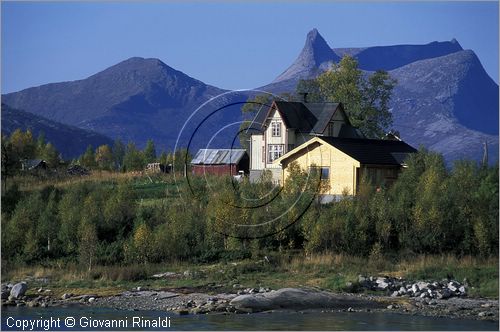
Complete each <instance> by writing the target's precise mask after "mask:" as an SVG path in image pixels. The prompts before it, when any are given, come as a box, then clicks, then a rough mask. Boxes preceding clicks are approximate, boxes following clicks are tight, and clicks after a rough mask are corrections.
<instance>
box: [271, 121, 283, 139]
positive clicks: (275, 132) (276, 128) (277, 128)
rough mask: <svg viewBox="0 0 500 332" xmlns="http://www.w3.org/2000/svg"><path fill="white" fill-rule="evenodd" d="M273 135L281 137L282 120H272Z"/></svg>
mask: <svg viewBox="0 0 500 332" xmlns="http://www.w3.org/2000/svg"><path fill="white" fill-rule="evenodd" d="M271 135H272V136H273V137H281V122H278V121H273V122H271Z"/></svg>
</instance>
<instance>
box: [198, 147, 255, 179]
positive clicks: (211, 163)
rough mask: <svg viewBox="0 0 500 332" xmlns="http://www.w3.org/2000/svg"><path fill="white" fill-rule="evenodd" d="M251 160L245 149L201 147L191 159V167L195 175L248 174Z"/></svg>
mask: <svg viewBox="0 0 500 332" xmlns="http://www.w3.org/2000/svg"><path fill="white" fill-rule="evenodd" d="M249 160H250V159H249V158H248V154H247V152H246V151H245V150H243V149H200V150H199V151H198V153H197V154H196V156H195V157H194V158H193V160H192V161H191V169H192V171H193V174H194V175H204V174H211V175H238V174H239V171H243V172H244V173H245V174H247V173H248V168H249Z"/></svg>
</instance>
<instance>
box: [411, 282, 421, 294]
mask: <svg viewBox="0 0 500 332" xmlns="http://www.w3.org/2000/svg"><path fill="white" fill-rule="evenodd" d="M411 290H412V291H413V293H416V292H418V291H419V290H420V288H419V287H418V285H417V284H413V285H412V286H411Z"/></svg>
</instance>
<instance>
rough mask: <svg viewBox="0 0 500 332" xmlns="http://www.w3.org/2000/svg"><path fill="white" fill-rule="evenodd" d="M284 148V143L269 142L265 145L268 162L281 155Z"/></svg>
mask: <svg viewBox="0 0 500 332" xmlns="http://www.w3.org/2000/svg"><path fill="white" fill-rule="evenodd" d="M284 148H285V145H284V144H269V145H268V146H267V151H268V162H269V163H272V162H273V161H274V160H276V159H278V158H279V157H281V156H282V155H283V150H284Z"/></svg>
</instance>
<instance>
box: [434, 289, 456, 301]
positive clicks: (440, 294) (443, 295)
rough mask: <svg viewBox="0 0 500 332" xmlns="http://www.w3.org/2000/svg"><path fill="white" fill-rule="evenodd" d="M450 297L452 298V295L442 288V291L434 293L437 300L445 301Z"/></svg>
mask: <svg viewBox="0 0 500 332" xmlns="http://www.w3.org/2000/svg"><path fill="white" fill-rule="evenodd" d="M451 296H452V293H451V292H450V290H449V289H447V288H444V289H442V290H440V291H437V292H436V297H437V298H438V299H443V300H446V299H448V298H450V297H451Z"/></svg>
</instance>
